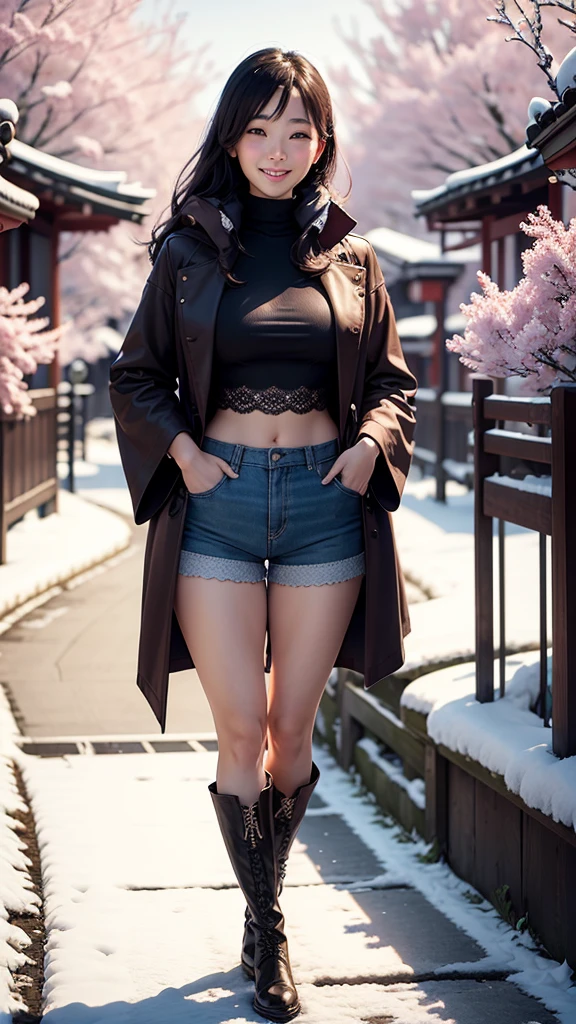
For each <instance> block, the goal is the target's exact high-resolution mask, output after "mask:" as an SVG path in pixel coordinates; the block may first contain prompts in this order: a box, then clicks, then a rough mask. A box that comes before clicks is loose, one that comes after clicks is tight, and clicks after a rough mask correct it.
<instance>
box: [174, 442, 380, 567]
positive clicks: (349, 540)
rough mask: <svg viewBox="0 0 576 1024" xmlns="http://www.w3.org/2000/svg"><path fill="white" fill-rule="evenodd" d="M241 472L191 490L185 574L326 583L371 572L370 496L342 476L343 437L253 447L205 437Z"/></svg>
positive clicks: (206, 446)
mask: <svg viewBox="0 0 576 1024" xmlns="http://www.w3.org/2000/svg"><path fill="white" fill-rule="evenodd" d="M202 451H205V452H209V453H210V454H212V455H218V456H219V457H220V458H222V459H224V460H225V461H226V462H228V463H229V465H230V466H231V467H232V469H234V470H235V471H236V472H237V473H238V476H237V477H229V476H226V475H224V476H223V477H222V479H221V480H219V481H218V483H217V484H216V485H215V486H214V487H211V488H210V489H209V490H207V491H200V492H198V493H197V494H192V493H190V492H188V504H187V510H186V519H185V524H184V535H183V539H182V551H181V554H180V566H179V572H180V573H182V575H184V576H202V577H204V578H205V579H218V580H234V581H236V582H238V583H257V582H259V581H261V580H267V581H269V582H272V583H285V584H288V585H289V586H293V587H298V586H321V585H322V584H325V583H339V582H341V581H343V580H348V579H352V577H354V576H361V575H363V574H364V571H365V564H364V532H363V525H362V497H361V495H360V494H359V493H358V492H357V491H354V490H351V488H349V487H345V486H344V484H342V483H341V482H340V480H339V479H338V478H337V477H335V478H334V479H333V480H332V481H331V483H329V484H322V482H321V480H322V477H324V476H325V475H326V473H327V472H328V471H329V469H330V467H331V466H332V464H333V463H334V461H335V459H336V458H337V456H338V454H339V452H340V443H339V441H338V439H334V440H332V441H325V442H324V443H323V444H314V445H306V446H305V447H301V448H283V447H276V448H252V447H250V446H248V445H243V444H231V443H229V442H226V441H217V440H216V439H215V438H212V437H204V440H203V442H202Z"/></svg>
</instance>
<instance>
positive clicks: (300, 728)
mask: <svg viewBox="0 0 576 1024" xmlns="http://www.w3.org/2000/svg"><path fill="white" fill-rule="evenodd" d="M312 729H313V723H310V722H308V721H303V719H302V717H301V716H294V717H292V716H290V715H289V714H286V713H284V714H276V713H275V712H274V711H273V710H272V709H271V710H270V713H269V715H268V736H269V738H270V742H271V743H272V745H273V746H274V747H275V748H276V749H277V750H280V751H282V752H283V753H284V754H286V755H287V756H290V757H295V758H297V757H299V756H300V755H301V754H302V753H303V752H304V751H305V750H307V749H308V748H309V747H310V746H311V744H312Z"/></svg>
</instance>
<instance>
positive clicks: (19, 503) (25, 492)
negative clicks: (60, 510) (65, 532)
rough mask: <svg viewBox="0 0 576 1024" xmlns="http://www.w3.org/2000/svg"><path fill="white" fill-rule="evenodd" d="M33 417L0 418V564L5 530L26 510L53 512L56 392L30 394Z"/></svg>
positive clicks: (4, 543) (54, 497)
mask: <svg viewBox="0 0 576 1024" xmlns="http://www.w3.org/2000/svg"><path fill="white" fill-rule="evenodd" d="M30 398H31V400H32V404H33V405H34V408H35V409H36V415H35V416H33V417H31V418H30V419H22V420H17V419H15V418H14V417H13V416H10V415H7V414H6V413H2V414H1V415H0V479H1V481H2V500H1V502H0V564H4V562H5V561H6V532H7V530H8V527H9V526H10V525H11V524H12V523H15V522H16V520H18V519H20V518H21V517H22V516H23V515H24V514H25V513H26V512H29V511H30V509H33V508H38V509H39V510H40V514H41V515H47V514H48V513H49V512H54V511H55V510H56V499H57V493H58V479H57V474H56V412H57V410H56V392H55V390H54V388H42V389H39V390H37V391H31V392H30Z"/></svg>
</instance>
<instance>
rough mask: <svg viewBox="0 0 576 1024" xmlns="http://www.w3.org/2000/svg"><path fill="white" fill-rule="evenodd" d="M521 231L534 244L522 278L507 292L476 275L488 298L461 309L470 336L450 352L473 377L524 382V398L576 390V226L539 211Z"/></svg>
mask: <svg viewBox="0 0 576 1024" xmlns="http://www.w3.org/2000/svg"><path fill="white" fill-rule="evenodd" d="M520 227H521V228H522V230H523V231H524V233H525V234H526V235H531V236H532V237H533V238H535V239H536V241H535V242H534V243H533V245H532V247H531V248H530V249H526V250H525V251H524V252H523V253H522V265H523V269H524V277H523V278H522V279H521V281H520V282H519V283H518V284H517V285H516V287H515V288H513V289H512V290H511V291H501V290H500V289H499V288H498V285H497V284H496V283H495V282H494V281H492V280H491V278H490V277H489V276H488V274H485V273H483V272H482V271H478V280H479V282H480V285H481V287H482V293H480V294H479V293H476V292H475V293H473V294H472V295H471V297H470V304H469V305H466V304H465V303H462V304H461V306H460V309H461V311H462V313H464V315H465V316H466V317H467V318H468V323H467V325H466V329H465V331H464V335H463V336H461V335H459V334H455V335H454V336H453V338H451V339H448V340H447V341H446V346H447V348H448V349H449V350H450V351H451V352H457V353H458V354H459V355H460V362H462V363H463V364H464V366H467V367H469V368H470V369H472V370H477V371H480V372H481V373H486V374H488V375H489V376H491V377H511V376H520V377H522V378H524V384H523V387H524V390H525V391H528V392H531V393H542V392H544V391H547V390H548V389H549V388H551V387H552V386H553V385H554V384H559V383H570V382H571V383H576V258H575V253H576V218H573V219H572V220H571V221H570V223H569V225H568V227H565V226H564V224H563V223H562V221H557V220H554V218H553V217H552V214H551V213H550V210H549V209H548V207H547V206H543V205H541V206H539V207H538V210H537V213H529V214H528V222H526V221H523V222H522V223H521V224H520Z"/></svg>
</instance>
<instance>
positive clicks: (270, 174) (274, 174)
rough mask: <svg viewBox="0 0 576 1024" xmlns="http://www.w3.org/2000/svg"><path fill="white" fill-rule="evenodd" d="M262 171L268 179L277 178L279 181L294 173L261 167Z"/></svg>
mask: <svg viewBox="0 0 576 1024" xmlns="http://www.w3.org/2000/svg"><path fill="white" fill-rule="evenodd" d="M260 170H261V171H262V173H263V174H265V175H266V177H267V178H277V179H278V180H279V181H280V180H283V179H284V178H286V177H287V175H288V174H291V173H292V172H291V171H274V170H272V169H271V168H269V169H267V168H264V167H261V168H260Z"/></svg>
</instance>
